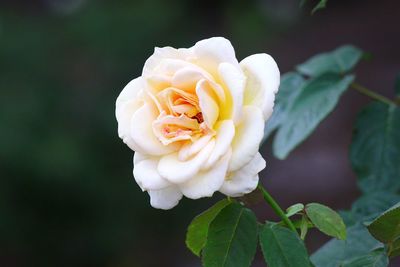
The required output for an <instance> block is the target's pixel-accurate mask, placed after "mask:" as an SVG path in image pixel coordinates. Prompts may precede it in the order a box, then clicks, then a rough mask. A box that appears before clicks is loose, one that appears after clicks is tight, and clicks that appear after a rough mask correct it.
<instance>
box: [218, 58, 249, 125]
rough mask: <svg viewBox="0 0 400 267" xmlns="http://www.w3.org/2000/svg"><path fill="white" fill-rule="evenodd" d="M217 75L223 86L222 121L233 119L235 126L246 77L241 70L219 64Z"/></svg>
mask: <svg viewBox="0 0 400 267" xmlns="http://www.w3.org/2000/svg"><path fill="white" fill-rule="evenodd" d="M218 73H219V75H220V77H221V79H222V82H223V83H224V84H225V90H227V91H228V92H225V95H227V100H226V103H225V104H224V105H223V106H222V108H221V113H222V114H221V118H222V119H233V121H234V122H235V124H236V123H237V122H238V121H239V119H240V115H241V110H242V106H243V93H244V89H245V85H246V77H245V76H244V74H243V72H242V70H241V69H238V68H236V67H235V66H233V65H232V64H229V63H221V64H220V65H219V67H218Z"/></svg>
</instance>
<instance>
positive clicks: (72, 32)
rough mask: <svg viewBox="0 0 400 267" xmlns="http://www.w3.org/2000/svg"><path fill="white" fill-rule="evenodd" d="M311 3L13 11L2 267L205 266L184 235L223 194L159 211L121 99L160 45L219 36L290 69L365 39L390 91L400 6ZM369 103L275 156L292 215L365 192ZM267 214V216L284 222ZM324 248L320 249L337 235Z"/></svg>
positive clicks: (2, 80) (50, 3)
mask: <svg viewBox="0 0 400 267" xmlns="http://www.w3.org/2000/svg"><path fill="white" fill-rule="evenodd" d="M314 3H315V2H314ZM311 7H312V6H311V5H310V6H306V7H305V8H304V9H300V8H299V7H298V1H296V0H285V1H278V0H265V1H262V0H258V1H256V0H252V1H223V0H221V1H211V0H206V1H184V0H171V1H163V0H146V1H95V0H47V1H45V0H42V1H29V0H26V1H22V0H18V1H1V2H0V266H11V267H13V266H18V267H25V266H43V267H47V266H60V267H62V266H76V267H80V266H107V267H124V266H138V267H142V266H145V267H146V266H167V267H168V266H200V262H199V260H198V259H197V258H195V257H194V256H193V255H191V254H190V252H189V251H188V250H186V249H185V245H184V237H185V231H186V230H185V229H186V226H187V225H188V224H189V222H190V220H191V219H192V218H193V217H194V216H195V215H196V214H198V213H200V212H201V211H203V210H204V209H205V208H206V207H208V206H209V205H211V203H213V202H215V200H216V198H218V196H216V198H213V199H202V200H199V201H191V200H187V199H185V200H183V201H181V203H180V204H179V206H178V207H176V208H174V209H173V210H172V211H167V212H165V211H160V210H156V209H153V208H151V207H150V205H149V203H148V202H149V199H148V196H147V194H145V193H142V192H141V190H140V189H139V187H138V186H137V185H136V183H135V181H134V179H133V176H132V166H133V163H132V156H133V152H132V151H130V150H129V149H128V148H127V147H126V146H125V145H124V144H123V143H122V141H121V140H120V139H119V138H118V135H117V124H116V120H115V117H114V104H115V99H116V97H117V96H118V94H119V92H120V91H121V89H122V88H123V87H124V86H125V84H127V83H128V82H129V81H130V80H131V79H133V78H135V77H137V76H139V75H140V73H141V68H142V66H143V63H144V61H145V60H146V59H147V58H148V57H149V56H150V55H151V53H152V51H153V48H154V46H166V45H170V46H174V47H190V46H192V45H193V44H194V43H195V42H196V41H198V40H200V39H203V38H207V37H211V36H224V37H227V38H228V39H230V40H231V41H232V43H233V45H234V47H235V48H236V52H237V56H238V58H239V59H242V58H244V57H246V56H248V55H250V54H253V53H257V52H267V53H270V54H272V55H273V56H274V58H275V59H276V61H277V62H278V65H279V66H280V68H281V71H282V73H284V72H286V71H289V70H290V69H292V68H293V66H294V65H295V64H298V63H300V62H302V61H304V60H305V59H307V58H308V57H310V56H312V55H313V54H316V53H318V52H321V51H325V50H330V49H333V48H335V47H336V46H338V45H341V44H344V43H354V44H355V45H358V46H360V47H361V48H363V49H366V50H367V51H370V52H372V54H373V55H374V58H376V59H374V61H373V63H366V64H364V65H368V66H367V67H365V66H364V67H361V69H360V76H359V77H361V81H363V82H365V83H366V84H369V85H372V86H375V87H376V88H377V89H378V91H380V92H381V93H383V94H389V92H390V90H391V83H392V80H393V79H394V76H395V73H396V72H397V71H398V70H399V69H400V66H399V62H400V60H399V51H398V47H400V42H399V29H398V28H399V23H398V22H399V21H398V13H399V12H398V11H399V4H398V2H397V3H396V1H382V2H379V3H376V2H375V1H329V8H328V9H327V10H323V11H320V12H318V13H317V14H316V15H314V16H310V15H309V12H310V10H311ZM372 16H373V18H374V19H372V20H370V19H369V18H371V17H372ZM396 21H397V23H396ZM371 74H373V75H371ZM366 102H367V100H366V99H363V98H362V97H360V96H358V95H357V94H356V93H349V95H347V96H345V99H344V100H343V104H342V105H341V106H340V107H339V109H338V111H336V112H335V113H334V114H333V115H332V118H330V119H328V120H327V122H325V123H324V124H323V125H322V126H321V128H320V129H319V130H318V131H317V133H316V134H314V135H313V137H312V138H311V139H310V140H309V141H307V142H306V143H305V144H304V146H303V147H302V148H300V149H299V150H297V151H296V152H295V153H294V154H293V155H292V156H291V157H290V158H289V159H288V160H287V161H285V162H280V161H277V160H275V159H273V158H272V156H271V155H270V147H269V144H268V143H267V144H266V145H265V146H263V154H264V156H266V157H267V162H268V165H267V171H264V172H263V179H265V182H264V183H265V184H266V185H267V186H269V187H270V189H271V191H272V192H273V193H274V195H276V196H277V198H278V199H279V200H280V201H281V203H282V204H283V206H287V205H289V204H292V203H293V202H295V201H296V202H300V201H320V202H323V203H327V204H330V205H331V206H333V207H335V208H348V207H349V206H350V204H351V201H352V200H354V199H355V198H356V196H357V194H358V192H357V189H356V186H355V178H354V175H353V174H352V172H351V170H350V168H349V166H348V165H349V164H348V161H347V147H346V146H347V145H348V144H349V142H350V135H351V124H352V122H353V120H354V118H355V114H356V112H357V109H358V108H359V107H361V106H362V105H363V104H365V103H366ZM332 130H335V131H336V134H335V136H336V137H335V138H332ZM309 166H313V168H310V167H309ZM256 209H257V212H258V215H259V218H260V219H265V218H273V215H272V213H271V211H270V210H269V209H268V208H265V207H263V206H261V207H260V206H256ZM315 240H316V241H314V243H312V244H310V247H311V249H315V248H316V247H318V246H319V245H320V244H321V242H323V241H325V240H326V239H324V238H323V237H321V236H318V234H316V235H315ZM258 258H260V257H258ZM255 266H264V265H263V264H262V263H261V260H256V262H255Z"/></svg>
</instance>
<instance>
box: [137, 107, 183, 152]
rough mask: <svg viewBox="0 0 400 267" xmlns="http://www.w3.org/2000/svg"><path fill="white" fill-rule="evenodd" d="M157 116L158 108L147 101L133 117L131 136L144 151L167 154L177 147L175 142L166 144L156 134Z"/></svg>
mask: <svg viewBox="0 0 400 267" xmlns="http://www.w3.org/2000/svg"><path fill="white" fill-rule="evenodd" d="M156 118H157V110H156V108H155V107H154V106H153V105H151V104H149V103H145V104H144V105H143V106H142V107H141V108H140V109H138V110H137V111H136V112H135V114H134V115H133V116H132V119H131V137H132V140H133V141H134V142H135V143H136V144H139V145H140V147H141V148H142V151H141V152H142V153H144V154H149V155H153V156H160V155H165V154H167V153H171V152H173V151H175V150H176V149H177V147H176V146H175V145H174V144H171V145H168V146H164V145H163V144H162V143H161V142H160V141H159V140H158V139H157V138H156V136H155V135H154V132H153V127H152V122H153V121H154V120H155V119H156Z"/></svg>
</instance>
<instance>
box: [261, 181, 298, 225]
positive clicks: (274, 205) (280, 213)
mask: <svg viewBox="0 0 400 267" xmlns="http://www.w3.org/2000/svg"><path fill="white" fill-rule="evenodd" d="M258 189H259V190H260V191H261V192H262V194H263V196H264V199H265V201H266V202H267V203H268V204H269V205H270V206H271V208H272V209H273V210H274V211H275V213H276V214H277V215H278V216H279V217H281V218H282V220H283V221H284V222H285V223H286V225H287V226H288V227H289V228H290V229H291V230H293V231H294V232H296V233H297V231H296V228H295V227H294V225H293V223H292V221H291V220H290V219H289V218H288V217H287V216H286V214H285V213H284V212H283V210H282V209H281V207H279V205H278V203H276V201H275V200H274V199H273V197H272V196H271V195H270V194H269V193H268V192H267V190H265V188H264V187H263V186H262V185H261V183H259V184H258Z"/></svg>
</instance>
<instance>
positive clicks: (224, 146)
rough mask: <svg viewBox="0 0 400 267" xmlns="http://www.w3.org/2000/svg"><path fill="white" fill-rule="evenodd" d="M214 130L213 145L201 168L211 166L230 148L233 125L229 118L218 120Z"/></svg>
mask: <svg viewBox="0 0 400 267" xmlns="http://www.w3.org/2000/svg"><path fill="white" fill-rule="evenodd" d="M216 130H217V134H216V138H215V147H214V150H213V152H212V153H211V155H210V157H209V158H208V160H207V162H206V163H205V165H204V166H203V168H202V169H203V170H206V169H208V168H210V167H212V166H213V165H214V164H215V163H216V162H217V161H218V160H219V159H220V158H221V157H222V156H223V155H225V154H226V153H227V152H228V151H229V150H230V148H231V143H232V140H233V137H234V136H235V125H234V124H233V121H231V120H226V121H221V122H218V125H217V127H216Z"/></svg>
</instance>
